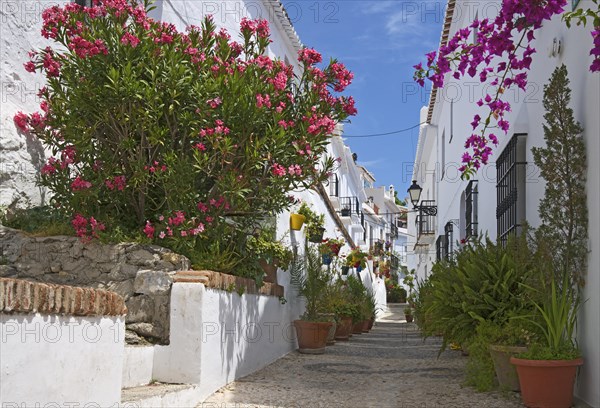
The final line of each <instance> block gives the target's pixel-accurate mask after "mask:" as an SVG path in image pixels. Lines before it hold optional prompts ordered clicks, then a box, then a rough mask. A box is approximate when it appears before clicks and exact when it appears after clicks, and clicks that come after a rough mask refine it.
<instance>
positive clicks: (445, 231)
mask: <svg viewBox="0 0 600 408" xmlns="http://www.w3.org/2000/svg"><path fill="white" fill-rule="evenodd" d="M450 3H454V2H453V1H451V2H450ZM488 3H490V2H482V3H471V4H470V7H474V8H475V9H474V10H472V12H471V13H458V10H461V8H460V7H459V5H461V3H458V4H457V5H456V7H454V5H453V6H452V7H449V8H448V10H449V12H447V15H446V21H445V27H444V31H443V34H442V40H441V41H442V43H443V42H445V41H447V40H448V38H449V37H451V36H452V35H453V34H454V33H455V32H456V31H457V30H458V29H460V28H462V27H466V26H468V25H469V24H470V23H471V21H472V19H473V17H474V16H475V15H479V16H483V15H486V14H485V13H489V12H490V7H488V5H489V4H488ZM497 3H498V2H497ZM582 3H583V2H582ZM484 9H485V10H484ZM492 9H493V8H492ZM486 16H487V15H486ZM487 17H489V16H487ZM558 41H560V42H561V43H562V48H561V49H560V50H556V48H554V51H552V50H553V45H554V44H556V43H557V42H558ZM533 46H534V47H535V48H536V49H537V50H538V53H536V54H535V55H534V57H533V58H534V59H533V63H532V65H531V71H530V73H529V84H530V87H529V88H528V89H527V92H524V93H523V92H515V93H514V94H513V95H511V97H510V98H511V100H510V101H509V102H511V105H512V112H510V113H509V114H508V117H507V120H508V121H509V122H510V123H511V128H510V130H509V133H508V135H507V136H505V137H502V138H500V145H499V146H498V147H497V148H496V149H495V152H494V156H493V160H494V159H495V160H496V161H497V162H496V163H491V164H489V165H488V166H485V167H482V168H481V169H480V170H479V172H478V173H477V174H476V176H475V177H473V178H472V180H470V181H465V180H461V179H460V174H459V172H458V167H459V166H460V162H461V155H462V153H463V152H464V141H465V136H466V135H469V134H470V133H471V131H472V128H471V125H470V122H471V121H472V118H473V116H474V115H475V113H477V109H478V108H477V106H476V105H475V103H474V102H476V101H477V100H478V99H479V98H481V97H482V96H484V95H485V94H483V92H484V90H483V89H482V88H483V86H482V85H479V87H477V86H474V84H475V82H471V83H467V82H468V80H464V81H457V80H455V79H453V78H451V77H450V76H447V77H446V85H445V87H444V89H438V90H434V91H433V92H432V95H431V99H430V103H429V106H428V107H424V108H423V109H422V111H421V122H426V124H425V125H423V126H421V129H420V134H419V142H418V147H417V154H416V159H415V165H414V172H413V179H414V180H416V181H417V183H418V184H419V185H420V186H421V187H422V188H423V191H422V196H421V200H426V201H425V202H424V201H421V202H420V204H421V205H423V204H425V205H431V206H435V207H436V208H437V216H433V215H427V214H423V213H414V212H411V213H409V223H408V224H409V235H410V236H414V237H415V238H414V239H411V241H412V242H411V243H410V245H409V251H410V253H411V256H410V258H411V259H410V261H409V267H414V268H416V270H417V276H418V277H419V278H420V279H422V278H424V277H426V276H427V275H428V274H429V273H430V271H431V266H432V264H433V263H434V262H435V261H436V258H437V257H443V256H444V255H445V254H446V253H449V252H452V251H453V250H454V249H455V247H456V245H457V242H458V241H459V240H460V239H463V238H467V237H469V236H471V235H475V234H480V235H485V234H488V235H489V236H490V237H496V236H505V235H506V234H508V233H511V231H512V230H514V229H515V228H518V226H519V224H520V222H521V221H522V220H523V219H526V220H527V222H528V223H529V224H530V225H531V226H533V227H536V226H538V225H539V223H540V219H539V216H538V204H539V200H540V199H541V198H542V197H543V195H544V180H543V179H541V177H540V176H539V170H538V169H537V168H536V167H535V165H534V164H533V156H532V153H531V148H532V147H534V146H543V145H544V134H543V128H542V123H544V119H543V114H544V109H543V106H542V103H541V100H542V96H543V85H544V84H546V83H548V80H549V78H550V75H551V74H552V72H553V71H554V69H555V68H556V67H558V66H560V65H561V64H565V65H566V66H567V69H568V70H569V79H570V81H571V83H570V87H571V89H572V98H571V107H572V109H573V111H574V115H575V119H576V120H577V121H579V122H580V123H581V125H582V126H583V127H584V129H585V131H584V139H585V143H586V147H587V157H588V163H587V164H588V174H587V194H588V209H589V245H590V253H589V259H588V265H589V268H588V273H587V277H586V280H587V284H586V286H585V289H584V294H583V298H584V299H586V302H585V303H583V304H582V307H581V311H580V316H579V325H578V329H579V332H578V343H579V346H580V347H581V350H582V352H583V356H584V359H585V364H584V365H583V367H582V368H581V371H580V373H579V377H578V382H577V385H576V396H578V397H579V398H581V399H582V400H584V401H585V402H587V403H588V404H590V405H591V406H594V407H599V406H600V388H599V387H598V384H600V343H599V342H598V339H599V338H600V320H599V319H600V317H599V316H600V313H599V311H600V291H599V290H598V289H599V288H600V273H599V271H598V265H600V250H599V243H600V210H599V209H600V207H599V206H598V202H600V193H599V191H600V189H599V188H598V186H599V185H600V167H599V166H600V165H599V162H598V160H597V154H598V152H599V151H600V139H599V137H598V135H600V114H599V113H600V111H599V106H600V74H598V73H591V72H590V71H589V68H588V67H589V66H590V64H591V57H590V56H589V51H590V49H591V48H592V37H591V36H590V27H587V28H583V27H576V26H574V27H572V28H570V29H568V28H567V27H566V25H565V24H564V22H562V21H561V18H560V16H558V17H555V18H553V19H552V21H549V22H546V23H545V24H544V26H543V27H542V28H541V29H540V30H539V31H538V32H537V33H536V40H535V42H534V44H533ZM473 92H475V94H474V95H473ZM509 153H510V154H509ZM509 161H512V163H508V162H509ZM502 163H504V164H507V163H508V164H512V165H510V166H498V167H497V164H502ZM519 163H521V164H519ZM507 167H508V168H511V169H515V173H514V177H512V178H511V180H514V185H512V188H513V189H514V191H516V192H517V196H516V197H517V198H516V199H515V200H514V202H513V203H511V204H510V208H511V209H509V210H506V208H504V207H505V206H503V207H500V206H501V203H502V201H503V197H502V196H501V190H500V189H499V188H497V180H498V179H499V178H498V175H500V176H504V173H502V172H503V171H504V169H505V168H507Z"/></svg>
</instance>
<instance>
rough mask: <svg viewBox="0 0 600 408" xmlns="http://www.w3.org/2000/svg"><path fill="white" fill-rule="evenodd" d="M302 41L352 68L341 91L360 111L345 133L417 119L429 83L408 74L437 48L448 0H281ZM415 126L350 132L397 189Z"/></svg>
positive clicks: (381, 180)
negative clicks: (349, 81) (420, 85)
mask: <svg viewBox="0 0 600 408" xmlns="http://www.w3.org/2000/svg"><path fill="white" fill-rule="evenodd" d="M282 1H283V4H284V6H285V7H286V9H287V10H288V14H289V17H290V19H291V20H292V22H293V24H294V27H295V28H296V31H297V33H298V35H299V36H300V39H301V40H302V42H303V43H304V44H305V45H306V46H309V47H313V48H315V49H316V50H317V51H319V52H321V53H322V54H323V57H324V59H327V60H328V59H329V58H330V57H333V58H337V59H338V60H339V61H340V62H343V63H344V64H346V66H347V67H348V68H349V69H350V70H351V71H352V72H354V82H353V84H352V85H351V86H349V87H348V88H347V90H346V92H345V94H349V95H352V96H354V98H355V99H356V106H357V108H358V115H357V116H356V117H354V118H352V123H350V124H346V126H345V134H346V135H349V136H351V135H356V136H360V135H370V134H378V133H387V132H392V131H396V130H400V129H405V128H408V127H411V126H413V125H416V124H418V123H419V109H420V108H421V107H422V106H423V105H425V104H427V101H428V98H429V90H428V89H427V90H423V89H421V88H418V86H417V85H416V84H415V83H414V82H413V80H412V74H413V71H414V70H413V68H412V66H413V65H415V64H416V63H418V62H420V61H423V60H424V55H425V53H427V52H429V51H432V50H434V49H436V48H437V46H438V43H439V38H440V33H441V29H442V23H443V18H444V10H445V5H446V0H419V1H412V0H395V1H377V0H358V1H352V0H338V1H328V0H321V1H316V0H282ZM417 139H418V128H415V129H413V130H411V131H407V132H404V133H399V134H394V135H390V136H381V137H368V138H350V137H349V138H347V139H346V143H347V144H348V145H349V146H350V147H351V149H352V151H353V152H356V153H357V154H358V161H359V163H360V164H362V165H364V166H365V167H367V168H368V169H369V170H370V171H371V172H372V173H373V174H374V175H375V178H376V179H377V185H385V186H389V185H390V184H394V185H395V186H396V189H397V190H398V191H399V192H400V196H401V197H402V196H403V193H404V192H405V191H406V189H407V188H408V186H409V185H410V176H411V174H412V163H413V161H414V155H415V149H416V144H417Z"/></svg>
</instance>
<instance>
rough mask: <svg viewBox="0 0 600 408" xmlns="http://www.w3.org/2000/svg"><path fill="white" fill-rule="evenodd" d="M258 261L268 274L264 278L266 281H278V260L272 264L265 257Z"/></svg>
mask: <svg viewBox="0 0 600 408" xmlns="http://www.w3.org/2000/svg"><path fill="white" fill-rule="evenodd" d="M258 263H259V264H260V267H261V268H262V269H263V271H265V274H266V275H265V277H264V279H263V280H264V281H265V282H270V283H277V262H273V263H272V264H270V263H268V262H267V261H266V260H264V259H259V260H258Z"/></svg>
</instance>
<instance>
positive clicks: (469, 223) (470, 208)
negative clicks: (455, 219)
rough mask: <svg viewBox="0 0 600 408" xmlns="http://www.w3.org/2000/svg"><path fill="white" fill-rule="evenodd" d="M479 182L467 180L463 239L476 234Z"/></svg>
mask: <svg viewBox="0 0 600 408" xmlns="http://www.w3.org/2000/svg"><path fill="white" fill-rule="evenodd" d="M478 188H479V184H478V181H477V180H471V181H469V184H468V185H467V188H466V190H465V220H466V231H465V239H469V238H471V237H474V236H476V235H477V231H478V224H479V222H478V215H479V214H478V201H477V197H478V194H479V190H478Z"/></svg>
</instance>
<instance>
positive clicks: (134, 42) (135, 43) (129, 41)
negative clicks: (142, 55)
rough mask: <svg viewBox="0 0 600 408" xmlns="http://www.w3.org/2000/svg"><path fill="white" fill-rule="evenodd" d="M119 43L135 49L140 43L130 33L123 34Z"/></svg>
mask: <svg viewBox="0 0 600 408" xmlns="http://www.w3.org/2000/svg"><path fill="white" fill-rule="evenodd" d="M121 43H122V44H125V45H127V44H129V45H131V47H132V48H135V47H137V46H138V44H139V43H140V39H139V38H137V37H136V36H135V35H133V34H131V33H125V34H123V37H121Z"/></svg>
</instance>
